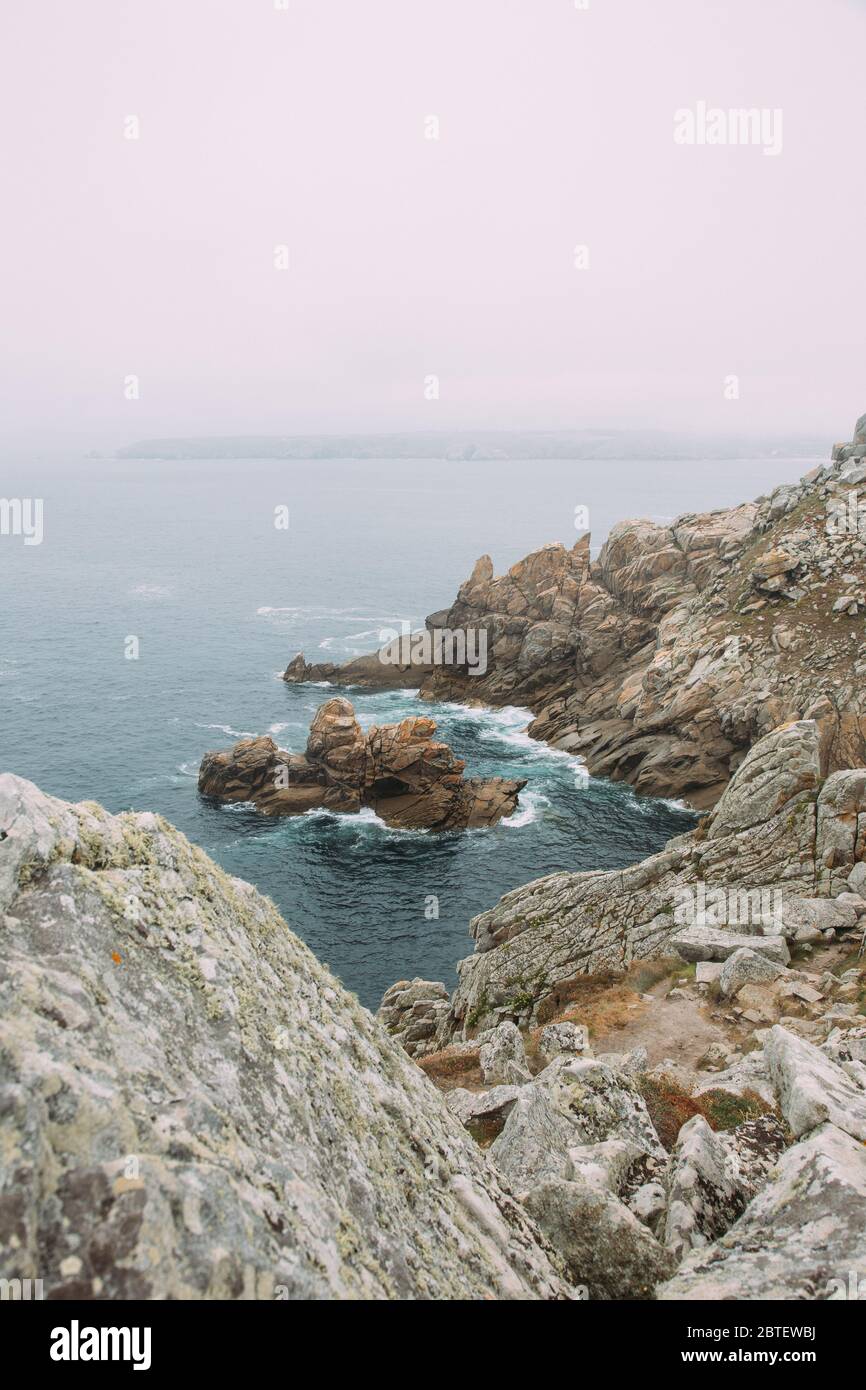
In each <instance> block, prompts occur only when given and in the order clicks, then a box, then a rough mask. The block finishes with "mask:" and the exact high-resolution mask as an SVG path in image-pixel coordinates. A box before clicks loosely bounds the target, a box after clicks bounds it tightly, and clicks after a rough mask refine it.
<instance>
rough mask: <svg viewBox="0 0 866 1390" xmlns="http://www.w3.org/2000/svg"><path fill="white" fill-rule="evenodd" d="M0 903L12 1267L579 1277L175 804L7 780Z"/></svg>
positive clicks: (146, 1289) (256, 1287)
mask: <svg viewBox="0 0 866 1390" xmlns="http://www.w3.org/2000/svg"><path fill="white" fill-rule="evenodd" d="M0 912H2V913H4V914H5V917H4V929H3V931H2V932H0V958H2V959H0V966H2V968H0V1116H2V1151H3V1154H4V1161H3V1164H2V1166H0V1268H2V1270H3V1275H4V1277H5V1278H33V1277H38V1278H40V1279H42V1280H43V1282H44V1286H45V1294H46V1297H48V1298H53V1299H88V1298H124V1299H185V1298H186V1299H201V1298H208V1299H251V1298H260V1299H266V1300H272V1299H274V1298H275V1297H289V1298H297V1299H335V1298H347V1299H348V1298H353V1299H365V1298H388V1299H399V1298H423V1299H427V1298H436V1299H441V1298H448V1299H455V1298H460V1299H462V1298H466V1299H473V1300H474V1299H482V1298H502V1297H507V1298H534V1297H538V1298H550V1297H568V1296H569V1291H568V1288H567V1286H566V1285H565V1284H564V1283H563V1282H562V1280H561V1279H560V1277H559V1276H558V1274H557V1271H556V1268H555V1264H554V1262H553V1259H552V1256H551V1255H550V1254H549V1253H548V1251H547V1248H546V1247H545V1246H544V1245H543V1243H542V1241H541V1238H540V1237H539V1235H538V1233H537V1230H536V1228H535V1227H534V1226H533V1225H532V1223H531V1221H530V1220H529V1219H528V1217H527V1216H526V1214H525V1213H524V1211H523V1210H522V1209H521V1208H520V1207H519V1206H518V1205H517V1203H516V1202H515V1201H514V1200H513V1199H512V1198H511V1197H510V1196H509V1195H508V1193H507V1192H506V1190H505V1189H504V1188H503V1187H502V1186H501V1185H500V1182H499V1180H498V1178H497V1175H496V1173H495V1171H494V1170H493V1169H491V1168H490V1167H489V1166H488V1164H487V1162H486V1160H485V1157H484V1155H483V1154H482V1153H481V1152H480V1151H479V1149H478V1148H477V1146H476V1144H475V1143H474V1141H473V1140H472V1139H471V1138H470V1136H469V1135H468V1134H467V1133H466V1132H465V1130H464V1129H463V1128H462V1126H461V1125H460V1124H459V1123H458V1121H457V1120H456V1119H454V1117H453V1116H451V1115H450V1114H449V1112H448V1109H447V1107H446V1105H445V1102H444V1100H443V1098H442V1097H441V1096H440V1095H438V1094H437V1093H436V1091H435V1090H434V1088H433V1087H432V1086H431V1084H430V1082H429V1081H428V1080H427V1078H426V1077H424V1076H423V1075H422V1073H421V1071H420V1070H419V1069H418V1068H417V1067H416V1066H415V1064H414V1063H413V1062H411V1061H410V1060H409V1059H408V1058H407V1057H406V1056H405V1054H404V1053H403V1051H402V1050H401V1048H399V1047H398V1046H397V1044H396V1043H394V1042H393V1041H392V1040H391V1039H390V1038H389V1037H388V1035H387V1033H386V1032H385V1030H384V1029H383V1028H382V1027H381V1025H380V1024H379V1023H377V1022H376V1020H375V1019H374V1018H373V1017H372V1016H371V1015H370V1014H369V1013H367V1011H366V1010H365V1009H363V1008H361V1006H360V1005H359V1004H358V1002H357V1001H356V1000H355V999H354V998H353V996H352V995H350V994H349V993H347V992H346V991H345V990H344V989H343V988H342V986H341V985H340V984H339V983H338V982H337V980H336V979H334V977H333V976H332V975H331V974H330V973H329V972H328V971H327V970H326V969H325V968H324V967H323V966H321V965H320V964H319V963H318V961H317V960H316V959H315V957H314V956H313V955H312V953H311V952H310V951H309V950H308V949H307V947H306V946H304V945H303V944H302V942H301V941H299V940H298V938H297V937H296V936H294V935H293V934H292V932H291V931H290V930H289V929H288V927H287V926H286V924H285V922H284V921H283V920H282V918H281V917H280V916H279V915H278V913H277V911H276V909H275V908H274V906H273V904H272V903H270V902H269V901H268V900H267V899H266V898H263V897H262V896H261V895H260V894H259V893H257V892H256V891H255V889H253V888H252V887H251V886H250V885H249V884H246V883H243V882H241V880H240V879H234V878H230V877H229V876H228V875H227V874H225V873H224V872H223V871H222V870H221V869H219V868H218V867H217V865H216V864H214V863H213V861H212V860H210V859H209V858H208V856H207V855H206V854H205V853H204V852H203V851H202V850H200V849H197V848H196V847H195V846H193V845H191V844H190V843H189V842H188V841H187V840H186V838H185V837H184V836H183V835H181V834H180V833H179V832H178V831H177V830H175V829H173V828H172V827H171V826H170V825H168V824H167V823H166V822H165V821H164V820H162V819H161V817H159V816H154V815H149V814H146V813H145V814H133V813H126V814H124V815H120V816H112V815H109V814H108V813H107V812H105V811H104V810H103V809H102V808H101V807H99V806H97V805H95V804H94V803H92V802H85V803H82V804H80V805H77V806H69V805H67V804H66V803H64V802H62V801H57V800H55V799H53V798H51V797H48V796H45V795H43V793H41V792H40V791H39V790H38V789H37V788H36V787H34V786H33V785H32V784H31V783H29V782H25V781H23V780H22V779H20V778H17V777H11V776H8V775H7V776H3V777H0ZM431 1252H435V1258H431Z"/></svg>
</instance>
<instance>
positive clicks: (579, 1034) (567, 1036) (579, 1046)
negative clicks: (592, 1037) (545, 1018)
mask: <svg viewBox="0 0 866 1390" xmlns="http://www.w3.org/2000/svg"><path fill="white" fill-rule="evenodd" d="M566 1054H568V1055H571V1056H590V1057H591V1056H592V1049H591V1047H590V1045H589V1036H588V1034H587V1031H586V1028H584V1027H583V1026H582V1025H581V1024H579V1023H548V1024H546V1025H545V1027H544V1028H542V1030H541V1034H540V1036H539V1039H538V1055H539V1056H540V1057H541V1059H542V1061H543V1062H552V1061H553V1059H554V1057H562V1056H564V1055H566Z"/></svg>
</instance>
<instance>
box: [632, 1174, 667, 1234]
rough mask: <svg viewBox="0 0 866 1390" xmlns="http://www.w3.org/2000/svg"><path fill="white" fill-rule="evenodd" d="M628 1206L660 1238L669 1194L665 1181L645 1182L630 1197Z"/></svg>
mask: <svg viewBox="0 0 866 1390" xmlns="http://www.w3.org/2000/svg"><path fill="white" fill-rule="evenodd" d="M627 1206H628V1209H629V1211H632V1212H634V1214H635V1216H636V1217H637V1219H638V1221H642V1222H643V1224H644V1226H647V1227H648V1228H649V1230H650V1231H652V1233H653V1235H654V1236H655V1237H656V1239H657V1240H658V1238H659V1236H660V1235H661V1234H662V1233H663V1232H664V1223H665V1216H666V1214H667V1206H668V1194H667V1192H666V1191H665V1188H664V1185H663V1183H660V1182H645V1183H642V1184H641V1186H640V1187H639V1188H637V1189H636V1191H635V1192H634V1193H632V1195H631V1197H629V1199H628V1202H627Z"/></svg>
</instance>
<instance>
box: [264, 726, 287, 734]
mask: <svg viewBox="0 0 866 1390" xmlns="http://www.w3.org/2000/svg"><path fill="white" fill-rule="evenodd" d="M288 728H289V725H288V724H269V725H268V733H269V734H281V733H282V732H283V729H288Z"/></svg>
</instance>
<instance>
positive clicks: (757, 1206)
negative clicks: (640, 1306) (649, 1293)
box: [656, 1124, 866, 1301]
mask: <svg viewBox="0 0 866 1390" xmlns="http://www.w3.org/2000/svg"><path fill="white" fill-rule="evenodd" d="M864 1267H866V1149H864V1147H863V1145H862V1144H861V1143H859V1142H858V1141H857V1140H856V1139H853V1138H852V1137H851V1135H849V1134H846V1133H845V1132H844V1131H843V1130H841V1129H838V1128H837V1127H836V1126H835V1125H832V1124H823V1125H821V1126H820V1127H819V1128H818V1129H816V1130H814V1131H812V1133H810V1134H809V1135H808V1137H807V1138H805V1139H803V1140H802V1141H801V1142H800V1143H799V1144H794V1145H793V1146H792V1147H791V1148H790V1149H788V1150H787V1151H786V1152H785V1153H784V1154H783V1155H782V1157H781V1158H780V1160H779V1162H778V1164H777V1165H776V1167H775V1168H773V1169H771V1170H770V1174H769V1177H768V1180H767V1182H766V1184H765V1186H764V1187H763V1188H762V1189H761V1191H760V1192H759V1193H758V1195H757V1196H756V1197H755V1198H754V1199H753V1200H752V1201H751V1202H750V1203H749V1205H748V1206H747V1207H746V1210H745V1211H744V1213H743V1215H742V1216H741V1217H740V1218H739V1220H738V1221H736V1222H735V1224H734V1225H733V1226H732V1227H731V1229H730V1230H729V1231H728V1232H727V1233H726V1234H725V1235H723V1236H721V1237H720V1239H719V1240H717V1241H716V1242H715V1243H714V1244H713V1245H710V1246H708V1247H707V1248H706V1249H705V1250H697V1251H695V1252H693V1253H692V1254H691V1255H690V1256H689V1257H688V1258H687V1259H686V1260H685V1262H684V1263H683V1265H682V1266H681V1267H680V1269H679V1270H678V1272H677V1273H676V1274H675V1275H674V1277H673V1278H672V1279H670V1280H669V1281H668V1282H667V1283H666V1284H663V1285H662V1286H661V1287H660V1288H659V1289H657V1290H656V1298H658V1299H663V1300H671V1299H701V1300H707V1301H715V1300H726V1301H737V1300H741V1299H743V1300H760V1301H764V1300H768V1299H769V1300H773V1299H786V1300H796V1299H803V1300H813V1299H830V1298H834V1297H838V1296H839V1289H840V1288H841V1287H842V1286H843V1285H845V1284H847V1280H848V1275H849V1272H850V1271H851V1270H862V1269H863V1268H864Z"/></svg>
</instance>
